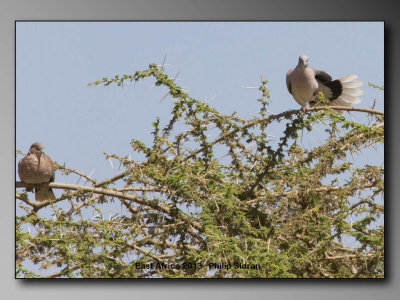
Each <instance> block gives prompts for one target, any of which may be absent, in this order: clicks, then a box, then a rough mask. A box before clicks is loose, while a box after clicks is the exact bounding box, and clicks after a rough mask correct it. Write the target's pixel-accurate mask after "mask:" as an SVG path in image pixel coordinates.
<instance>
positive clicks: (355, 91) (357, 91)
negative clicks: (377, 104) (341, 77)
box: [342, 88, 364, 96]
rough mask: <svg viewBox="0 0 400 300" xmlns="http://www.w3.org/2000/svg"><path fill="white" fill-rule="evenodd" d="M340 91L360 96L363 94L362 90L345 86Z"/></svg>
mask: <svg viewBox="0 0 400 300" xmlns="http://www.w3.org/2000/svg"><path fill="white" fill-rule="evenodd" d="M342 93H343V94H346V95H351V96H361V95H362V94H364V91H363V90H362V89H358V88H354V89H349V88H345V89H343V90H342Z"/></svg>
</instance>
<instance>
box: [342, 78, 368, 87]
mask: <svg viewBox="0 0 400 300" xmlns="http://www.w3.org/2000/svg"><path fill="white" fill-rule="evenodd" d="M362 85H363V82H362V81H361V80H353V81H350V82H342V87H343V88H344V89H346V88H357V87H360V86H362Z"/></svg>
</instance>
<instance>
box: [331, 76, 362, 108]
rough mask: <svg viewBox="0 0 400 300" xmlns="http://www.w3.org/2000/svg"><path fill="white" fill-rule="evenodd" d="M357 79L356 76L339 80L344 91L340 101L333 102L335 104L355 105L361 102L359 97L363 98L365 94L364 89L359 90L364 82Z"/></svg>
mask: <svg viewBox="0 0 400 300" xmlns="http://www.w3.org/2000/svg"><path fill="white" fill-rule="evenodd" d="M356 79H357V75H356V74H351V75H347V76H344V77H342V78H339V79H338V80H339V81H340V83H341V84H342V88H343V89H342V93H341V95H340V96H339V97H338V99H336V100H335V101H333V103H335V104H336V105H339V103H342V104H343V103H351V104H355V103H360V102H361V99H360V98H358V97H357V96H361V95H362V94H363V93H364V92H363V90H362V89H359V88H358V87H360V86H362V85H363V82H362V81H361V80H356ZM338 102H339V103H338Z"/></svg>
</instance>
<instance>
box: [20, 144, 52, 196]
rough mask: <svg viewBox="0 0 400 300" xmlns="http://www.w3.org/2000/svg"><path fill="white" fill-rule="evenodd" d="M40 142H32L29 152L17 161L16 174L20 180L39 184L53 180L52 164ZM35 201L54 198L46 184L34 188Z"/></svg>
mask: <svg viewBox="0 0 400 300" xmlns="http://www.w3.org/2000/svg"><path fill="white" fill-rule="evenodd" d="M43 149H44V146H43V144H42V143H39V142H36V143H33V144H32V146H31V147H30V148H29V152H28V154H27V155H25V156H24V157H23V158H22V159H21V160H20V161H19V163H18V175H19V178H20V179H21V181H22V182H24V183H28V184H41V183H49V182H53V181H54V175H55V171H54V164H53V161H52V160H51V158H50V157H48V156H47V155H46V154H44V153H43ZM35 199H36V201H45V200H54V199H56V197H55V195H54V193H53V190H52V189H51V188H49V187H48V186H41V187H38V188H36V189H35Z"/></svg>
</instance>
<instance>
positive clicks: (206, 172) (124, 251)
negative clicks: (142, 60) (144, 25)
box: [16, 64, 384, 278]
mask: <svg viewBox="0 0 400 300" xmlns="http://www.w3.org/2000/svg"><path fill="white" fill-rule="evenodd" d="M147 77H153V78H154V79H155V84H156V85H157V86H165V87H167V88H168V91H169V94H170V95H171V97H172V98H173V99H174V106H173V109H172V111H171V118H170V120H169V122H168V124H167V125H166V126H165V127H163V128H162V127H161V126H160V120H159V119H157V120H155V121H154V123H153V127H154V131H153V132H152V133H151V134H152V135H153V138H154V139H153V143H152V144H151V145H146V144H145V143H143V142H141V141H138V140H132V141H131V146H132V148H133V149H134V151H137V152H139V153H141V154H143V157H144V158H143V159H141V160H132V159H131V158H130V157H122V156H119V155H117V154H106V158H107V159H115V160H118V161H119V162H120V163H121V165H122V167H123V171H122V172H121V173H120V174H118V175H116V176H113V177H110V178H106V179H104V180H95V179H92V178H90V177H89V176H87V175H86V174H83V173H82V172H79V171H77V170H72V169H69V168H67V167H66V166H65V165H60V164H57V163H55V165H56V168H57V169H59V170H61V171H63V172H64V173H66V174H76V175H78V176H81V177H84V178H85V179H86V180H88V181H89V182H90V184H91V185H90V186H87V185H84V186H83V185H80V186H78V185H72V184H64V183H50V184H49V186H50V187H52V188H55V189H63V190H64V192H63V194H62V196H61V197H59V198H58V199H57V200H55V201H53V202H48V201H46V202H41V203H38V202H35V201H33V200H30V199H29V198H28V194H27V193H26V192H23V190H20V189H19V190H17V193H16V198H17V205H18V207H20V208H22V209H23V211H24V213H21V214H19V215H18V216H17V217H16V276H17V277H51V278H55V277H67V278H76V277H84V278H154V277H162V278H166V277H178V278H207V277H214V278H215V277H223V278H229V277H235V278H379V277H383V276H384V265H383V263H384V227H383V226H380V225H378V224H377V220H379V219H378V218H379V217H380V216H381V215H383V214H384V207H383V205H382V204H379V199H380V198H381V196H382V195H383V190H384V179H383V174H384V168H383V166H379V165H372V164H370V163H368V162H365V163H364V165H363V166H361V167H355V166H354V165H353V162H354V159H353V155H355V154H356V153H362V151H363V149H368V148H370V147H373V146H374V145H376V144H383V142H384V120H383V118H384V115H383V112H381V111H377V110H374V109H368V108H348V107H338V108H332V107H327V106H319V107H314V108H311V109H309V112H308V113H306V114H304V113H300V112H299V111H298V110H291V111H286V112H282V113H279V114H270V113H268V111H267V106H268V105H269V103H270V94H269V91H268V89H267V88H266V84H267V81H265V80H264V79H263V78H262V82H261V86H260V88H259V90H260V91H261V94H262V96H261V97H260V98H259V99H257V101H258V102H259V104H260V110H259V114H258V115H256V116H254V117H253V118H251V119H249V120H243V119H241V118H239V117H237V116H236V114H232V115H223V114H221V113H219V112H218V111H217V110H215V109H213V108H211V107H210V106H209V105H208V104H207V103H204V102H201V101H199V100H196V99H194V98H192V97H191V96H189V95H188V94H187V93H185V92H184V91H183V89H182V88H181V87H179V86H177V85H176V84H175V82H174V79H173V78H170V77H169V76H168V75H166V74H165V72H164V69H163V67H159V66H157V65H155V64H150V65H149V68H148V69H147V70H144V71H138V72H136V73H135V74H132V75H123V76H118V75H117V76H115V77H114V78H111V79H108V78H103V79H102V80H99V81H95V82H94V83H90V84H89V85H100V84H104V85H105V86H108V85H110V84H117V85H118V86H121V85H123V83H124V81H126V80H131V81H139V80H142V79H143V78H147ZM322 100H323V99H322ZM336 110H347V111H348V110H353V111H360V112H363V113H366V114H369V115H370V122H369V123H368V124H360V123H356V122H354V121H350V120H348V119H347V118H346V117H345V115H344V114H340V113H337V112H336ZM178 121H183V123H184V124H185V128H184V129H179V130H178V129H176V127H177V126H176V124H177V122H178ZM321 124H322V126H324V128H325V132H324V134H325V136H324V140H323V142H322V143H320V144H318V145H314V146H312V147H310V148H309V149H306V148H305V147H301V145H299V136H300V135H301V134H303V133H307V132H310V133H312V131H313V130H314V127H315V126H316V125H321ZM274 126H275V127H277V126H278V127H279V126H280V127H279V128H282V130H281V135H280V137H278V138H277V139H276V138H273V137H271V135H270V134H269V132H271V128H273V127H274ZM180 127H181V126H180ZM210 133H213V135H212V136H211V137H210ZM382 160H383V158H382ZM16 185H17V188H22V187H32V185H26V184H24V183H19V182H17V184H16ZM68 202H69V206H68V208H67V209H66V208H65V207H64V208H61V207H60V206H59V205H58V204H60V203H64V204H65V203H68ZM112 202H117V203H120V205H121V206H122V207H123V208H124V209H123V210H122V212H121V213H120V214H118V215H116V216H114V217H109V218H107V217H105V216H104V213H103V210H102V207H104V206H107V205H111V203H112ZM64 206H65V205H64ZM40 210H48V211H49V213H48V214H47V215H50V212H51V214H52V217H47V218H46V217H41V216H40V215H39V212H40ZM85 210H95V211H97V213H98V214H97V216H96V217H95V218H88V217H87V214H86V215H85V213H84V211H85ZM28 226H29V228H30V229H29V230H27V227H28ZM349 238H352V239H353V240H354V241H355V242H354V243H353V244H352V245H351V246H350V245H348V242H347V243H346V240H348V239H349ZM27 263H33V264H37V265H38V266H39V267H40V269H42V270H47V269H49V268H53V269H54V268H55V269H56V270H57V271H55V272H47V273H46V272H44V273H40V272H34V271H32V268H28V267H26V266H27Z"/></svg>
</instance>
